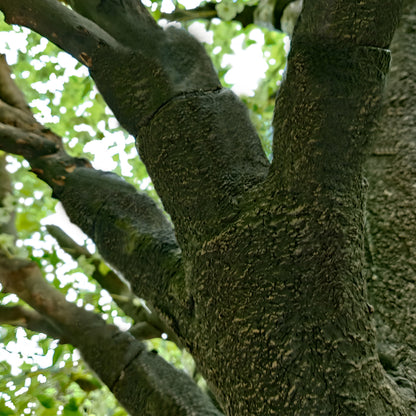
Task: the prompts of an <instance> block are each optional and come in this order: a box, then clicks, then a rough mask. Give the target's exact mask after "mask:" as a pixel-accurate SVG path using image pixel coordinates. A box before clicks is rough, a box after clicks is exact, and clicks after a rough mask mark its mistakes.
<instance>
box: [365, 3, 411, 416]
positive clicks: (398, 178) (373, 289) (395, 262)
mask: <svg viewBox="0 0 416 416" xmlns="http://www.w3.org/2000/svg"><path fill="white" fill-rule="evenodd" d="M415 13H416V3H415V2H414V1H409V2H407V4H406V7H405V10H404V13H403V16H402V19H401V23H400V26H399V28H398V30H397V32H396V34H395V38H394V41H393V43H392V47H391V48H392V53H393V61H392V67H391V72H390V75H389V79H388V87H387V90H386V97H385V100H384V109H383V117H382V118H381V120H380V122H379V123H378V125H377V126H376V134H377V141H376V142H375V143H374V146H373V148H372V151H371V155H370V157H369V159H368V162H367V164H366V176H367V177H368V181H369V193H368V198H367V228H368V233H367V235H368V240H367V261H368V265H369V274H368V276H369V292H370V299H371V303H372V304H373V305H374V308H375V321H376V327H377V347H378V351H379V355H380V359H381V362H382V364H383V366H384V367H385V369H386V370H387V371H388V373H389V374H390V376H392V377H393V378H394V380H395V382H396V383H397V385H398V386H399V388H400V390H401V391H402V394H403V395H405V396H406V397H408V398H409V399H410V400H411V407H410V409H411V411H412V412H413V413H414V412H415V411H416V403H415V398H414V385H415V384H414V383H415V380H416V373H415V362H416V356H415V349H414V347H415V345H416V343H415V342H416V339H415V333H416V332H415V305H414V299H415V296H416V291H415V275H416V261H415V259H416V256H415V254H416V251H415V250H416V249H415V235H416V215H415V208H414V207H415V203H416V189H415V185H414V183H415V175H416V142H415V137H416V136H415V135H416V112H415V108H416V89H415V88H416V87H415V85H416V76H415V71H414V67H415V65H416V51H415V48H414V44H415V42H416V22H415Z"/></svg>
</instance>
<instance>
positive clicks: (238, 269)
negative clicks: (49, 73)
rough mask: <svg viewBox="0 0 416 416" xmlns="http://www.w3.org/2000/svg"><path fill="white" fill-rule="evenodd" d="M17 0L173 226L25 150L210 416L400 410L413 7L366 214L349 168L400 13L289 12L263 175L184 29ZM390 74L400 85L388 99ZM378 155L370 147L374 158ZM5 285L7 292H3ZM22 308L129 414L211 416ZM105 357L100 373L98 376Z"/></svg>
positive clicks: (127, 196)
mask: <svg viewBox="0 0 416 416" xmlns="http://www.w3.org/2000/svg"><path fill="white" fill-rule="evenodd" d="M23 3H25V2H24V1H23V0H18V1H15V2H14V3H13V4H10V2H9V1H7V0H0V8H1V9H2V10H3V11H4V12H5V14H6V17H7V18H8V19H9V21H10V22H13V23H18V24H24V25H27V26H29V27H32V28H34V29H35V30H37V31H39V32H40V33H42V34H44V35H45V36H48V37H49V38H50V39H52V40H53V41H55V42H56V43H57V44H59V45H60V46H62V47H63V48H64V49H66V50H68V51H69V52H70V53H72V54H73V55H74V56H75V57H77V58H78V59H79V60H80V61H82V62H83V63H84V64H86V65H87V66H88V67H89V68H90V71H91V75H92V77H93V78H94V80H95V81H96V83H97V86H98V88H99V89H100V91H101V93H102V94H103V96H104V97H105V99H106V100H107V102H108V104H109V105H110V106H111V107H112V109H113V111H114V112H115V114H116V115H117V117H118V118H119V120H120V121H121V123H122V124H123V125H124V126H125V127H126V128H127V129H128V130H129V131H130V132H131V133H132V134H134V135H136V137H137V147H138V150H139V153H140V156H141V158H142V160H143V161H144V163H145V164H146V167H147V169H148V172H149V174H150V176H151V178H152V180H153V183H154V185H155V189H156V190H157V192H158V194H159V196H160V197H161V200H162V202H163V205H164V208H165V209H166V211H167V212H168V213H169V214H170V218H171V219H172V222H173V225H174V231H173V227H172V226H171V224H170V223H169V222H168V221H167V220H166V218H165V216H164V215H163V214H162V213H161V212H160V211H159V209H158V208H157V207H156V205H155V204H154V203H153V202H151V201H150V200H149V199H148V198H147V197H145V196H143V195H140V194H138V193H136V191H135V190H134V188H133V187H131V186H130V185H127V184H126V183H124V182H122V181H121V180H120V179H118V178H116V177H114V176H113V175H109V174H103V173H102V172H98V171H94V170H93V169H92V168H91V167H90V166H89V165H88V163H87V162H85V161H82V160H79V159H74V158H70V157H69V156H68V155H66V154H65V152H64V150H63V148H62V145H61V144H60V142H59V139H57V138H53V139H50V138H49V139H48V138H47V137H44V136H42V134H41V132H40V131H36V134H37V135H38V136H36V140H39V142H41V143H42V146H40V145H39V146H38V147H39V149H43V151H44V153H42V154H36V153H35V154H33V152H32V153H31V152H27V153H26V155H25V156H26V157H27V159H28V160H29V162H30V163H31V166H32V168H33V170H34V171H35V172H36V173H37V174H38V176H39V177H40V178H42V179H43V180H44V181H46V182H47V183H48V184H49V185H50V186H51V187H52V188H53V191H54V195H55V196H56V197H57V198H59V199H60V200H61V202H62V203H63V204H64V206H65V209H66V211H67V213H68V215H69V217H70V218H71V220H72V221H73V222H75V223H77V224H78V225H80V226H81V228H82V229H83V230H84V231H85V232H86V233H87V234H88V235H89V236H90V237H91V238H93V239H94V241H95V242H96V244H97V247H98V249H99V251H100V253H101V254H102V255H103V256H104V257H105V258H106V259H107V260H108V261H109V262H110V263H111V264H112V265H113V266H114V267H115V268H116V269H118V270H120V271H121V273H122V274H123V275H124V276H125V277H126V279H128V280H129V281H130V283H131V286H132V289H133V291H134V292H135V293H136V294H137V295H138V296H141V297H143V298H145V299H146V300H147V301H148V302H149V304H150V305H151V306H152V308H153V309H154V310H155V311H156V312H157V313H158V314H159V315H160V317H161V318H162V319H163V320H164V322H165V324H166V325H168V326H169V327H170V330H171V331H172V332H174V333H175V335H176V336H177V338H178V340H179V342H180V343H181V344H182V345H184V346H186V348H187V349H188V350H189V351H190V352H191V353H192V355H193V357H194V358H195V361H196V363H197V366H198V368H199V370H200V371H201V372H202V374H203V376H204V377H205V379H206V380H207V383H208V385H209V387H210V388H211V390H212V391H213V393H214V395H215V397H216V398H217V400H218V402H219V404H220V405H221V407H222V409H223V411H224V413H225V414H227V415H229V416H237V415H238V416H244V415H247V416H248V415H273V414H276V415H318V414H327V415H351V414H352V415H366V416H368V415H375V416H379V415H408V414H412V412H414V408H413V407H412V406H413V403H414V392H413V390H411V387H412V386H413V385H414V378H413V376H414V370H413V369H414V368H415V367H414V364H415V362H414V358H413V345H412V340H413V335H412V334H413V332H414V331H412V329H413V325H414V324H413V321H411V320H410V318H411V317H413V312H412V309H411V308H410V306H411V305H412V301H411V299H412V298H413V297H412V294H413V290H414V283H413V277H414V276H413V274H414V259H413V260H412V258H413V257H414V256H413V257H412V254H414V246H413V245H412V236H413V235H414V233H413V231H415V224H416V220H415V216H414V213H413V211H410V210H411V208H410V207H411V206H412V204H413V205H414V194H415V193H414V185H413V184H412V182H411V180H412V178H413V179H414V177H415V173H416V172H415V169H414V168H412V166H414V163H412V161H413V158H414V156H415V153H414V145H415V143H414V140H413V142H412V133H413V132H414V118H411V117H410V118H409V119H407V118H406V117H408V114H410V112H411V108H412V107H411V104H412V103H413V101H414V100H415V98H414V96H415V95H414V94H412V93H411V91H412V90H411V89H412V88H413V89H414V85H415V84H414V80H413V79H412V78H411V77H410V73H411V71H412V68H413V67H412V66H411V64H412V62H414V56H412V59H413V60H409V61H405V60H403V58H400V51H403V48H406V47H407V48H411V45H412V44H413V43H412V41H413V39H412V36H413V37H414V20H412V18H413V15H412V13H411V11H412V9H411V8H408V9H407V10H406V14H405V18H404V19H403V21H402V26H401V29H400V31H399V32H398V36H397V40H396V45H397V48H398V52H397V56H398V58H397V61H396V60H395V61H394V63H393V69H394V70H393V72H392V78H391V82H390V87H389V88H390V89H389V93H388V99H387V105H388V111H391V113H387V116H385V118H384V119H383V122H382V124H381V127H380V130H378V133H377V138H376V141H375V143H376V144H375V150H374V151H373V154H372V156H371V158H370V159H369V161H368V164H367V166H368V167H367V171H368V176H369V181H370V193H369V198H368V209H366V193H367V188H368V185H367V182H366V180H365V179H364V176H363V164H364V162H365V159H366V155H367V152H368V146H369V143H370V142H371V132H372V130H373V127H374V123H375V120H376V119H377V116H378V114H379V110H380V105H381V101H382V94H383V89H384V85H385V79H386V75H387V72H388V68H389V60H390V53H389V51H388V49H387V48H388V47H389V44H390V41H391V38H392V35H393V32H394V29H395V27H396V24H397V20H398V15H399V10H400V2H399V1H392V2H389V3H388V4H385V3H381V2H380V1H376V0H366V1H364V2H361V3H360V4H357V2H355V1H343V2H342V7H341V6H340V5H338V4H337V3H338V2H335V4H334V2H333V1H328V0H320V1H315V2H312V1H309V2H308V1H305V6H304V10H303V12H302V14H301V18H300V21H299V22H298V24H297V26H296V29H295V33H294V37H293V42H292V49H291V52H290V55H289V58H288V67H287V74H286V79H285V81H284V83H283V85H282V87H281V89H280V91H279V94H278V97H277V102H276V113H275V118H274V144H273V152H274V159H273V162H272V164H271V165H269V163H268V161H267V158H266V157H265V155H264V153H263V150H262V148H261V145H260V141H259V139H258V137H257V135H256V132H255V131H254V128H253V127H252V126H251V123H250V121H249V117H248V114H247V111H246V110H245V108H244V106H243V105H242V103H241V102H240V101H239V100H238V98H237V97H235V95H234V94H232V93H231V92H230V91H227V90H224V89H222V88H221V87H220V85H219V81H218V79H217V77H216V75H215V72H214V70H213V69H212V66H211V64H210V61H209V59H208V58H207V56H206V55H205V52H204V51H203V49H202V47H201V46H200V45H199V44H197V42H196V41H194V40H193V39H192V38H191V37H190V36H189V35H188V34H186V33H185V32H182V31H179V30H176V29H169V30H167V31H166V32H164V31H162V30H161V29H160V28H159V27H157V26H156V25H155V24H154V22H153V21H151V20H150V17H149V16H148V14H147V13H146V11H145V10H144V8H141V7H139V6H138V5H137V4H136V3H135V2H134V1H133V0H124V1H121V2H111V1H109V0H108V1H102V2H97V1H94V0H90V1H85V0H83V1H81V0H74V1H71V4H72V6H73V7H74V9H75V10H76V11H77V12H78V13H80V14H77V13H74V12H72V11H69V10H68V9H65V8H64V7H63V6H60V5H58V4H57V3H56V2H55V1H53V0H26V3H28V4H29V5H30V10H31V11H32V12H31V14H30V15H28V14H27V12H25V11H24V10H23V9H22V5H23ZM26 3H25V4H26ZM116 3H119V5H117V4H116ZM409 7H410V6H409ZM413 9H414V7H413ZM22 10H23V11H22ZM46 11H49V14H47V13H45V12H46ZM81 15H82V16H81ZM412 25H413V26H412ZM73 33H74V36H72V34H73ZM142 40H143V41H142ZM406 45H407V46H406ZM395 59H396V58H395ZM400 59H402V60H403V61H401V60H400ZM406 59H407V55H406ZM396 65H399V67H397V68H396V67H395V66H396ZM413 72H414V71H413ZM404 76H405V77H406V79H408V80H409V86H407V85H406V83H403V81H402V80H401V81H400V82H401V84H400V87H398V86H395V82H398V79H401V78H403V77H404ZM400 91H403V93H401V92H400ZM390 117H391V121H390ZM400 117H402V118H400ZM393 120H394V122H393ZM398 120H399V121H398ZM393 123H397V124H393ZM392 125H395V126H396V127H395V128H396V131H394V133H393V135H392V134H391V133H392V130H391V126H392ZM383 126H385V127H383ZM38 130H39V129H38ZM3 136H4V137H7V138H8V140H9V141H8V142H7V143H6V144H5V145H4V146H3V148H4V149H5V150H8V151H13V152H15V153H20V154H21V153H22V149H21V148H20V147H21V143H20V142H19V141H17V140H13V134H12V132H10V131H9V130H5V132H4V133H3ZM392 136H393V137H394V140H395V141H397V143H396V142H395V143H393V144H392V142H391V140H392V138H391V137H392ZM378 137H380V140H379V139H378ZM48 140H49V142H48ZM51 142H52V143H54V145H51V144H50V143H51ZM48 143H49V144H48ZM384 145H386V146H387V149H388V150H387V153H380V152H382V151H380V149H383V146H384ZM380 146H381V147H380ZM25 148H26V147H25ZM390 148H392V149H393V150H392V151H394V152H396V151H397V152H396V153H394V154H393V155H391V154H390V153H389V152H390V150H389V149H390ZM45 155H46V156H45ZM412 169H413V170H412ZM381 178H383V179H381ZM387 202H388V203H389V204H390V203H392V204H393V206H394V207H395V210H394V211H393V213H394V214H392V210H391V209H390V208H389V207H390V205H388V203H387ZM367 213H368V214H367ZM366 214H367V215H366ZM396 214H397V215H396ZM392 229H394V230H397V232H394V233H391V232H390V230H392ZM402 264H403V267H402ZM12 266H13V267H14V269H13V270H14V273H15V274H16V273H17V272H15V270H19V273H20V272H21V271H22V270H23V271H25V273H26V274H27V273H29V272H28V270H29V269H30V267H29V266H24V265H21V266H19V267H20V268H19V267H18V266H16V264H13V265H9V266H8V265H7V264H6V263H5V265H2V264H0V270H1V267H3V270H7V267H10V268H12ZM30 270H32V269H30ZM368 270H371V272H372V275H371V276H370V277H371V278H370V294H371V302H372V303H373V304H374V306H372V305H371V304H370V303H369V300H368V295H367V283H366V280H367V278H368V273H367V271H368ZM412 272H413V274H412ZM22 273H23V272H22ZM29 274H30V276H31V278H34V277H33V276H34V275H35V274H36V273H34V272H32V271H30V273H29ZM398 279H400V281H399V280H398ZM403 281H404V282H406V283H403ZM392 284H393V287H392V286H391V285H392ZM9 286H10V287H11V288H12V289H13V290H14V291H17V292H18V291H19V290H20V289H19V287H17V285H13V282H12V281H11V280H9ZM44 290H45V291H46V290H47V289H46V288H45V289H44ZM392 290H394V294H393V295H391V294H390V292H391V291H392ZM21 296H22V298H23V296H26V297H25V298H24V299H25V300H27V301H28V302H32V303H33V305H32V306H34V307H35V308H37V310H38V311H40V312H41V313H43V314H46V315H48V317H49V318H50V319H52V320H53V322H54V323H55V324H56V325H57V327H59V328H60V329H61V330H62V331H63V332H64V333H65V334H67V335H68V334H69V336H70V340H71V342H72V343H73V344H74V345H76V346H77V347H78V348H80V350H81V351H82V353H83V354H84V356H85V357H86V359H87V361H89V363H90V365H91V366H92V368H93V369H95V371H97V373H98V374H99V375H100V377H101V378H102V379H103V380H104V381H105V382H106V383H107V384H108V385H110V387H111V388H112V390H113V391H114V392H115V394H116V396H117V397H118V398H119V399H120V401H121V402H122V403H123V405H125V406H126V408H128V409H129V410H130V411H131V413H132V414H146V415H162V414H163V415H165V414H166V415H176V414H178V415H182V414H184V415H191V414H201V415H202V414H213V415H214V414H219V413H218V412H217V410H216V409H214V407H213V406H212V405H211V404H210V403H209V402H208V401H206V399H205V398H203V396H202V395H201V394H200V393H199V392H198V391H197V389H196V388H195V389H194V386H193V385H192V384H191V382H190V380H187V379H186V378H185V377H182V378H180V377H179V376H178V375H177V373H176V372H173V371H172V372H171V371H170V370H169V369H168V368H167V366H166V367H165V366H164V364H161V362H160V361H159V360H158V358H154V357H153V356H152V355H151V354H150V353H145V352H143V348H142V345H141V344H140V343H138V342H136V341H135V340H133V339H132V337H129V336H128V335H127V334H120V333H119V332H117V330H116V329H115V328H113V327H107V326H105V325H104V324H103V323H102V322H101V321H97V320H94V318H92V317H91V316H90V315H88V316H86V315H85V316H84V315H83V312H80V311H78V310H76V309H74V308H71V307H69V306H67V307H66V310H67V313H68V315H69V314H72V315H73V316H74V317H79V318H78V319H79V320H80V321H82V320H83V319H85V322H86V328H89V329H91V331H90V334H91V335H90V336H91V339H90V338H88V339H85V337H84V336H83V333H82V330H81V329H80V328H71V325H70V324H69V323H68V318H67V317H66V318H64V317H63V315H62V314H61V318H60V317H59V316H57V317H55V316H54V315H53V314H52V313H50V311H48V310H47V308H45V307H42V306H41V305H39V304H38V303H36V302H37V300H36V299H34V298H33V297H31V296H29V295H27V293H26V292H25V293H21ZM50 296H51V297H53V296H54V295H52V294H51V295H50ZM56 299H57V300H56V302H55V304H54V307H56V308H58V306H56V305H58V303H59V302H61V300H59V299H60V298H58V297H57V298H56ZM374 308H375V311H376V313H375V314H374V313H373V312H374ZM374 316H375V318H376V319H375V320H374ZM374 321H375V323H376V325H374ZM401 325H406V326H404V327H403V328H404V329H403V330H402V329H401V328H400V326H401ZM96 340H99V341H100V344H99V345H100V348H99V352H100V354H98V355H97V351H96V348H97V347H96V344H95V341H96ZM118 342H119V344H120V349H119V350H117V343H118ZM107 344H108V346H107ZM376 344H377V346H376ZM110 345H111V348H110ZM377 347H378V349H377ZM114 351H118V352H117V355H116V356H117V357H119V358H118V359H117V365H114V366H112V365H111V363H108V362H106V365H105V366H104V367H103V366H102V365H101V364H100V363H102V362H103V361H104V360H105V357H108V355H107V354H112V355H113V354H116V353H115V352H114ZM379 357H380V359H379ZM123 360H126V361H123ZM125 377H127V378H125ZM176 380H177V385H175V381H176ZM139 381H140V382H139ZM158 403H159V404H160V406H159V407H158ZM184 403H185V404H184Z"/></svg>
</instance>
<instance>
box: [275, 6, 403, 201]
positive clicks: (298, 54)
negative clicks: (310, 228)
mask: <svg viewBox="0 0 416 416" xmlns="http://www.w3.org/2000/svg"><path fill="white" fill-rule="evenodd" d="M321 3H322V4H316V2H310V1H309V2H308V1H306V2H305V6H304V9H303V11H302V14H301V18H300V20H299V23H298V25H297V28H296V29H295V33H294V36H293V40H292V47H291V52H290V54H289V57H288V66H287V76H286V79H285V81H284V83H283V85H282V87H281V89H280V91H279V94H278V97H277V101H276V112H275V118H274V129H275V133H274V145H273V153H274V155H275V159H274V161H273V165H272V170H273V174H274V175H275V178H276V183H280V186H283V187H291V188H293V189H296V192H300V193H301V194H302V195H305V197H307V195H312V193H313V190H314V189H316V187H317V186H319V184H325V187H326V188H328V189H331V192H332V190H334V189H337V190H342V189H343V190H345V189H346V188H351V187H357V183H356V181H357V177H358V176H360V172H361V167H362V163H363V160H364V155H365V150H366V146H367V144H368V141H369V134H368V133H367V132H368V131H369V130H370V129H369V126H370V125H371V124H372V123H373V122H374V119H375V118H376V117H377V115H378V112H379V109H380V103H381V97H382V92H383V88H384V83H385V77H386V74H387V72H388V69H389V60H390V55H389V51H388V50H386V49H384V48H385V47H387V46H388V44H389V43H390V40H391V36H392V34H393V31H394V28H395V26H396V24H397V21H398V17H399V11H400V1H394V2H391V3H389V5H388V7H386V4H385V3H384V2H383V3H382V2H377V1H376V0H374V1H373V0H370V1H366V2H363V3H357V2H355V1H351V2H347V3H345V2H342V6H341V5H339V6H337V3H338V2H335V3H336V4H332V3H333V2H332V3H331V5H329V2H327V1H326V0H322V2H321ZM375 8H377V10H378V11H377V12H374V9H375ZM373 15H375V16H376V18H375V20H374V21H373V20H371V19H370V16H373ZM383 19H389V22H384V20H383ZM381 21H383V24H381V23H380V22H381ZM378 23H380V24H379V25H378V26H377V24H378ZM384 23H385V24H384ZM361 25H365V26H366V29H365V30H363V28H362V27H361ZM359 26H360V27H359ZM299 120H303V121H302V122H301V123H300V122H299ZM331 120H335V121H333V122H330V121H331ZM354 178H355V179H354ZM342 192H343V191H342Z"/></svg>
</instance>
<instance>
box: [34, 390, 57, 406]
mask: <svg viewBox="0 0 416 416" xmlns="http://www.w3.org/2000/svg"><path fill="white" fill-rule="evenodd" d="M36 398H37V399H38V400H39V403H40V404H41V405H42V406H43V407H45V408H46V409H52V408H53V407H54V406H55V399H54V398H53V397H52V396H49V395H46V394H38V395H37V396H36Z"/></svg>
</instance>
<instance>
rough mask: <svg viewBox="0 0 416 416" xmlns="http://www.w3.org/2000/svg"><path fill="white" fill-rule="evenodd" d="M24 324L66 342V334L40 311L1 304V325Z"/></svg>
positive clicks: (27, 327)
mask: <svg viewBox="0 0 416 416" xmlns="http://www.w3.org/2000/svg"><path fill="white" fill-rule="evenodd" d="M5 324H6V325H13V326H22V327H24V328H26V329H30V330H31V331H34V332H42V333H43V334H46V335H47V336H49V337H51V338H55V339H59V341H60V342H61V343H65V335H64V334H63V333H62V332H61V331H60V330H59V329H58V328H57V327H56V326H55V325H54V324H53V323H52V322H51V321H50V320H49V319H47V318H45V317H44V316H43V315H41V314H40V313H38V312H36V311H34V310H31V309H28V308H24V307H23V306H20V305H17V306H0V325H5Z"/></svg>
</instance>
